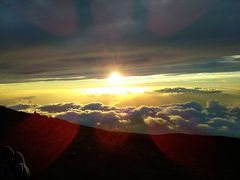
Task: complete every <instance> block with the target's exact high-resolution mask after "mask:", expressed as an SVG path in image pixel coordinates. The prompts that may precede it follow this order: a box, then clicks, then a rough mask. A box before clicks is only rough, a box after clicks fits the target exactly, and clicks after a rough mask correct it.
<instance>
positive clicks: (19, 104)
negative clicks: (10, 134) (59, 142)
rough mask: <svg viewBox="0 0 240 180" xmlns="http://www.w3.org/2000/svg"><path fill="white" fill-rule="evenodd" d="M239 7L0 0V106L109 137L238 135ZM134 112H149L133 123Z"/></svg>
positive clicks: (203, 0)
mask: <svg viewBox="0 0 240 180" xmlns="http://www.w3.org/2000/svg"><path fill="white" fill-rule="evenodd" d="M239 8H240V2H239V1H238V0H195V1H192V0H181V1H178V0H128V1H118V0H59V1H54V0H48V1H46V0H41V1H39V0H28V1H26V0H21V1H19V0H0V39H1V41H0V77H1V78H0V104H1V105H4V106H7V107H10V108H13V109H16V110H21V111H27V112H34V111H37V112H39V113H40V114H44V115H49V116H54V117H60V118H62V119H66V120H70V121H74V122H77V123H80V124H84V125H89V126H93V127H97V126H99V127H102V128H104V127H105V125H104V126H103V124H109V125H108V126H107V129H110V130H112V129H116V130H123V131H134V132H135V131H136V132H140V133H147V132H148V131H146V127H154V128H150V129H151V130H149V133H168V132H175V131H176V132H184V133H200V134H214V135H215V134H216V135H226V136H234V137H240V136H239V133H238V130H240V129H237V128H239V122H240V119H239V118H240V117H239V111H240V110H239V105H240V103H239V102H240V101H239V97H240V84H239V82H240V51H239V47H240V43H239V42H240V34H239V32H240V13H239ZM189 103H190V105H189V107H186V104H187V105H188V104H189ZM191 103H192V104H191ZM96 104H98V108H95V109H84V108H83V107H85V106H87V105H89V106H90V105H96ZM196 104H197V105H196ZM68 105H71V106H70V107H69V108H63V107H65V106H67V107H68ZM192 105H193V106H192ZM52 106H53V107H54V108H58V110H57V111H56V112H55V111H51V110H50V111H49V110H43V109H44V107H45V108H47V109H48V107H52ZM102 106H104V107H105V106H106V107H108V108H107V109H108V110H106V109H102V108H101V107H102ZM195 106H198V108H197V109H196V107H195ZM212 106H213V107H212ZM113 107H114V108H113ZM149 107H151V108H154V111H153V110H152V109H151V108H149ZM200 107H201V108H200ZM139 108H140V109H141V108H143V109H145V111H147V112H144V113H140V114H141V115H139V116H138V118H135V117H134V118H133V117H132V114H134V113H136V112H138V111H140V112H141V110H140V109H139ZM50 109H51V108H50ZM126 109H128V110H129V111H128V112H125V110H126ZM146 109H147V110H146ZM167 109H171V112H167ZM173 109H174V110H173ZM219 109H221V110H219ZM169 111H170V110H169ZM176 111H179V113H177V114H176ZM180 111H181V113H180ZM185 111H186V112H185ZM190 111H191V112H190ZM192 111H196V112H194V113H192ZM222 111H224V112H225V114H224V115H223V114H222ZM123 112H124V113H125V115H123V114H124V113H123ZM151 112H152V113H151ZM69 113H70V114H69ZM122 113H123V114H122ZM161 113H162V114H164V116H160V114H161ZM182 113H183V114H182ZM189 113H190V114H189ZM109 114H110V115H109ZM184 114H185V115H184ZM186 114H187V115H186ZM213 114H214V115H213ZM172 116H179V117H174V118H172ZM90 117H91V118H90ZM92 119H94V120H92ZM96 119H99V122H97V120H96ZM105 119H107V121H106V122H107V123H106V122H105ZM108 119H110V120H108ZM196 119H197V120H196ZM200 119H201V120H200ZM86 121H87V122H86ZM90 121H91V122H90ZM103 121H104V122H103ZM135 121H138V123H134V122H135ZM172 121H174V122H177V123H176V124H175V126H173V125H171V122H172ZM114 122H118V123H114ZM130 122H131V123H130ZM183 122H184V123H183ZM119 123H120V125H119ZM168 123H170V124H168ZM136 124H140V125H139V127H140V128H137V130H136V128H135V126H136ZM145 126H146V127H145ZM119 127H120V128H119ZM127 127H128V128H127ZM143 127H144V128H143ZM203 128H205V130H203ZM147 129H149V128H147ZM206 129H207V130H206Z"/></svg>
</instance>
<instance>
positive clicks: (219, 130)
mask: <svg viewBox="0 0 240 180" xmlns="http://www.w3.org/2000/svg"><path fill="white" fill-rule="evenodd" d="M10 108H12V109H16V110H27V109H32V110H33V109H34V110H36V111H37V112H38V113H42V114H45V115H46V114H47V115H51V116H54V117H57V118H60V119H64V120H67V121H71V122H74V123H78V124H82V125H86V126H91V127H98V128H103V129H107V130H111V131H128V132H137V133H148V134H165V133H189V134H203V135H221V136H233V137H240V107H229V106H224V105H222V104H221V103H220V102H218V101H209V102H207V104H206V106H202V105H201V104H199V103H197V102H188V103H181V104H168V105H161V106H141V107H131V106H129V107H115V106H108V105H104V104H102V103H89V104H86V105H80V104H74V103H65V104H64V103H61V104H51V105H41V106H39V105H26V104H19V105H15V106H11V107H10Z"/></svg>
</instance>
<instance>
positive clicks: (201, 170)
mask: <svg viewBox="0 0 240 180" xmlns="http://www.w3.org/2000/svg"><path fill="white" fill-rule="evenodd" d="M0 117H1V122H0V127H1V128H0V131H1V132H0V134H1V140H0V144H2V145H3V144H9V145H11V146H12V147H14V148H15V149H17V150H20V151H21V152H22V153H23V154H24V156H25V158H26V161H27V164H28V165H29V167H30V169H31V171H32V175H33V176H32V178H33V179H72V178H73V177H79V178H84V179H85V178H94V179H97V178H105V179H124V178H133V179H170V178H185V179H202V178H204V179H231V178H233V177H235V176H237V175H238V163H239V162H240V161H239V160H240V155H239V152H240V140H239V139H234V138H227V137H208V136H197V135H184V134H171V135H170V134H168V135H152V136H150V135H141V134H132V133H118V132H108V131H104V130H99V129H94V128H89V127H84V126H79V125H77V124H72V123H69V122H66V121H63V120H59V119H54V118H47V117H44V116H40V115H38V114H33V115H30V114H26V113H19V112H16V111H13V110H9V109H6V108H3V107H1V108H0ZM3 127H4V128H3Z"/></svg>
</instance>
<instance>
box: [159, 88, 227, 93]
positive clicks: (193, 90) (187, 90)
mask: <svg viewBox="0 0 240 180" xmlns="http://www.w3.org/2000/svg"><path fill="white" fill-rule="evenodd" d="M154 92H156V93H194V94H218V93H222V92H223V91H221V90H217V89H202V88H183V87H178V88H165V89H159V90H155V91H154Z"/></svg>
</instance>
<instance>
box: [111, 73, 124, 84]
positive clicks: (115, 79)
mask: <svg viewBox="0 0 240 180" xmlns="http://www.w3.org/2000/svg"><path fill="white" fill-rule="evenodd" d="M108 81H109V83H111V84H115V85H119V84H121V83H122V81H123V76H122V75H121V74H120V73H119V72H112V73H111V74H110V76H109V77H108Z"/></svg>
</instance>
